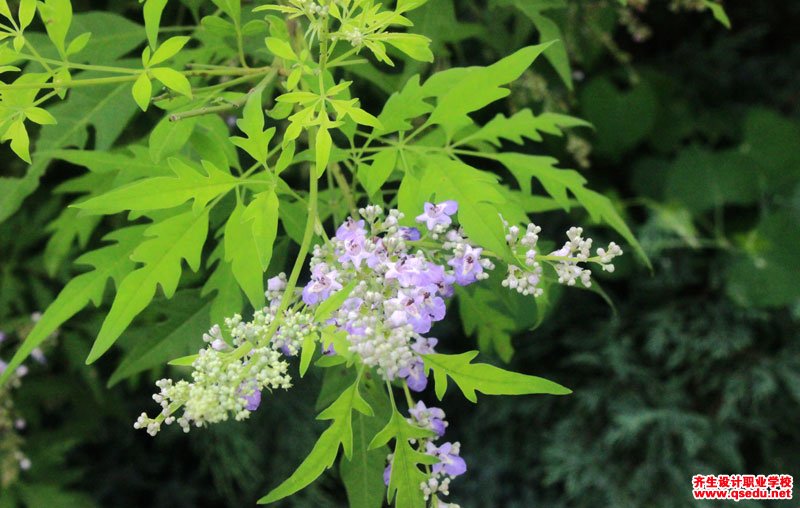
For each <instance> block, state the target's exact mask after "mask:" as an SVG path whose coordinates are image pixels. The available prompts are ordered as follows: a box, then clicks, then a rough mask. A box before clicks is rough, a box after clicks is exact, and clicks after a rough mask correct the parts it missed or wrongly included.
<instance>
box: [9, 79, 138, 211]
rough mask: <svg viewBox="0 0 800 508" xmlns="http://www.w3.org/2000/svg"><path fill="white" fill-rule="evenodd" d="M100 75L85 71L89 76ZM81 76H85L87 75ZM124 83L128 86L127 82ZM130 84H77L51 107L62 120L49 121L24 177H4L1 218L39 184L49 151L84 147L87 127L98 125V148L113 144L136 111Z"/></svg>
mask: <svg viewBox="0 0 800 508" xmlns="http://www.w3.org/2000/svg"><path fill="white" fill-rule="evenodd" d="M93 76H98V75H96V74H90V73H85V77H87V78H89V77H93ZM81 77H84V76H83V75H82V76H81ZM123 85H124V86H123ZM129 87H130V85H129V84H127V83H122V84H119V85H103V86H99V87H93V88H92V89H91V90H88V89H86V88H75V89H73V90H72V91H70V96H69V97H68V99H67V100H66V101H65V102H64V103H61V104H56V105H55V106H53V107H51V108H48V109H49V111H50V113H52V115H53V116H54V117H55V118H56V119H57V120H58V123H57V124H55V125H45V126H43V127H42V130H41V132H40V135H39V140H38V142H36V144H35V150H36V151H35V152H34V153H33V155H32V157H33V164H31V165H30V166H29V167H28V171H27V173H25V176H24V177H22V178H6V177H1V178H0V195H2V196H3V199H2V200H0V221H4V220H5V219H7V218H8V217H9V216H10V215H11V214H12V213H14V212H15V211H16V210H17V209H18V208H19V207H20V205H21V204H22V201H23V200H24V199H25V198H26V197H28V196H29V195H30V194H31V193H32V192H33V191H34V190H36V188H37V186H38V185H39V178H41V176H42V175H43V174H44V172H45V170H46V169H47V167H48V166H49V164H50V161H51V160H52V159H51V158H50V157H49V156H48V154H47V152H48V151H49V150H55V149H58V148H63V147H66V146H79V147H82V146H84V145H85V144H86V142H87V141H88V139H89V136H88V132H87V128H88V127H89V126H93V127H94V131H95V133H96V137H95V148H96V149H99V150H105V149H107V148H110V146H111V144H112V143H113V142H114V140H115V139H116V138H117V137H118V136H119V134H120V133H121V132H122V130H123V128H124V127H125V125H126V124H127V122H128V120H129V119H130V117H131V116H133V114H134V113H135V111H136V105H135V104H134V102H133V99H130V98H129V97H128V93H127V88H129Z"/></svg>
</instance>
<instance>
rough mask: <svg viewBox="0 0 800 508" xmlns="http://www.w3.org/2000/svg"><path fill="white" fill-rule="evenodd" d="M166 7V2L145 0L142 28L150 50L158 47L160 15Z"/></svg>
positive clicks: (164, 0)
mask: <svg viewBox="0 0 800 508" xmlns="http://www.w3.org/2000/svg"><path fill="white" fill-rule="evenodd" d="M166 6H167V0H145V3H144V28H145V31H146V33H147V40H148V42H149V43H150V47H151V48H155V47H156V46H157V45H158V29H159V28H160V26H161V13H162V12H164V7H166Z"/></svg>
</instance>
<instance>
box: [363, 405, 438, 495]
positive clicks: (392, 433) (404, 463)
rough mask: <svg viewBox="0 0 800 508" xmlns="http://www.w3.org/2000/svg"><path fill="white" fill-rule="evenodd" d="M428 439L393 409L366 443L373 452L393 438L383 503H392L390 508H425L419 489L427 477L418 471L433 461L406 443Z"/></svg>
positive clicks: (433, 458) (424, 432)
mask: <svg viewBox="0 0 800 508" xmlns="http://www.w3.org/2000/svg"><path fill="white" fill-rule="evenodd" d="M431 436H433V433H432V432H431V431H429V430H427V429H423V428H421V427H417V426H416V425H412V424H411V423H409V422H408V420H407V419H406V418H404V417H403V415H401V414H400V413H399V412H398V411H397V410H396V409H394V410H393V411H392V416H391V418H390V419H389V423H387V424H386V426H385V427H384V428H383V430H381V431H380V432H379V433H378V434H377V435H376V436H375V438H374V439H373V440H372V442H371V443H370V445H369V447H370V449H374V448H378V447H381V446H385V445H386V444H387V443H389V441H391V440H392V439H394V456H393V457H392V473H391V476H390V477H389V489H388V491H387V500H388V501H389V502H390V503H392V502H393V501H394V504H393V505H392V506H394V507H395V508H425V498H424V497H423V494H422V490H421V489H420V488H419V486H420V484H421V483H423V482H424V481H425V480H426V479H427V475H426V474H425V473H424V472H422V470H421V469H420V465H431V464H434V463H436V461H437V459H436V458H435V457H432V456H431V455H427V454H425V453H422V452H420V451H418V450H417V449H416V448H415V447H414V446H412V445H411V443H409V440H410V439H414V440H419V439H420V438H426V437H431Z"/></svg>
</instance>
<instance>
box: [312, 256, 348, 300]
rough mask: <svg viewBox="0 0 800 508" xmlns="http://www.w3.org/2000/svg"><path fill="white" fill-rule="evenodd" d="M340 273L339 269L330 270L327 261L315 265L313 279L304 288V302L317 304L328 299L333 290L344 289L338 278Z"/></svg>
mask: <svg viewBox="0 0 800 508" xmlns="http://www.w3.org/2000/svg"><path fill="white" fill-rule="evenodd" d="M338 275H339V272H338V271H336V270H329V268H328V265H327V264H325V263H320V264H318V265H317V266H315V267H314V269H313V270H312V271H311V280H310V281H309V283H308V284H307V285H306V287H304V288H303V303H305V304H306V305H316V304H318V303H319V302H321V301H323V300H326V299H327V298H328V297H329V296H330V295H331V293H332V292H335V291H339V290H340V289H342V285H341V284H340V283H339V281H337V280H336V277H337V276H338Z"/></svg>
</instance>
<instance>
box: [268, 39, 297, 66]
mask: <svg viewBox="0 0 800 508" xmlns="http://www.w3.org/2000/svg"><path fill="white" fill-rule="evenodd" d="M266 43H267V49H269V51H270V52H271V53H272V54H273V55H275V56H277V57H280V58H283V59H284V60H288V61H290V62H294V61H297V55H295V54H294V50H293V49H292V46H291V45H290V44H289V43H288V42H286V41H283V40H281V39H278V38H277V37H267V39H266Z"/></svg>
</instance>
